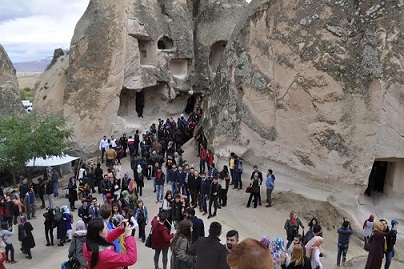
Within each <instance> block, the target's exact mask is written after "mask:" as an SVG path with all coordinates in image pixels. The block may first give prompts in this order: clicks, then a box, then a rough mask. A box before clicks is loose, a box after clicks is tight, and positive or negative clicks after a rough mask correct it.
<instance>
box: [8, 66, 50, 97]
mask: <svg viewBox="0 0 404 269" xmlns="http://www.w3.org/2000/svg"><path fill="white" fill-rule="evenodd" d="M50 61H51V60H50V59H43V60H37V61H31V62H20V63H14V68H15V69H16V71H17V78H18V84H19V87H20V95H21V99H22V100H30V101H33V99H34V94H35V92H34V88H35V83H36V82H37V81H38V79H39V77H40V75H41V74H42V72H43V71H45V69H46V67H47V66H48V65H49V63H50Z"/></svg>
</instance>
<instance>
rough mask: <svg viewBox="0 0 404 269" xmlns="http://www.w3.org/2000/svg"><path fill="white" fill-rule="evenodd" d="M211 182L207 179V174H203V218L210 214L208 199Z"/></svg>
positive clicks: (201, 209) (201, 205) (201, 208)
mask: <svg viewBox="0 0 404 269" xmlns="http://www.w3.org/2000/svg"><path fill="white" fill-rule="evenodd" d="M210 184H211V181H210V180H209V179H208V178H207V177H206V174H205V173H201V203H200V205H199V211H200V212H202V211H203V214H202V216H205V215H206V214H208V206H207V203H206V201H207V199H208V195H209V193H210Z"/></svg>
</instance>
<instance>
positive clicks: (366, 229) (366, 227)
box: [363, 215, 375, 244]
mask: <svg viewBox="0 0 404 269" xmlns="http://www.w3.org/2000/svg"><path fill="white" fill-rule="evenodd" d="M374 219H375V217H374V216H373V215H370V216H369V218H368V219H367V220H365V222H364V223H363V237H364V239H365V244H366V242H367V241H368V240H369V238H370V235H371V234H372V231H373V228H374V222H373V221H374Z"/></svg>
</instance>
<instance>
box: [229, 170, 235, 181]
mask: <svg viewBox="0 0 404 269" xmlns="http://www.w3.org/2000/svg"><path fill="white" fill-rule="evenodd" d="M230 176H231V183H230V184H234V181H235V180H234V179H235V177H236V173H235V172H234V169H230Z"/></svg>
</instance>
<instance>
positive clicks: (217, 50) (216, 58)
mask: <svg viewBox="0 0 404 269" xmlns="http://www.w3.org/2000/svg"><path fill="white" fill-rule="evenodd" d="M226 45H227V41H223V40H222V41H218V42H216V43H214V44H213V45H212V46H211V47H210V53H209V67H210V69H211V70H212V71H213V72H216V69H217V68H218V67H219V63H220V58H221V57H222V55H223V53H224V50H225V48H226Z"/></svg>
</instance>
